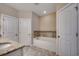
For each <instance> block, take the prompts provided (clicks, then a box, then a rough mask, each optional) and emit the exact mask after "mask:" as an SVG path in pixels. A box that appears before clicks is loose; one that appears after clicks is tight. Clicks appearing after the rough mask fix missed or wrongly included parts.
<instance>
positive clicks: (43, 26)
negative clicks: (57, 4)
mask: <svg viewBox="0 0 79 59" xmlns="http://www.w3.org/2000/svg"><path fill="white" fill-rule="evenodd" d="M40 31H56V13H51V14H48V15H46V16H41V17H40Z"/></svg>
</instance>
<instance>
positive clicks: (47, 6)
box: [6, 3, 56, 16]
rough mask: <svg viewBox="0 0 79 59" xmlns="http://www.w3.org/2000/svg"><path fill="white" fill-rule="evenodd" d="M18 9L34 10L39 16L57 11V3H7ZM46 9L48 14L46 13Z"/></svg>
mask: <svg viewBox="0 0 79 59" xmlns="http://www.w3.org/2000/svg"><path fill="white" fill-rule="evenodd" d="M6 5H9V6H11V7H13V8H15V9H16V10H18V11H33V12H35V13H36V14H38V15H39V16H43V15H46V14H49V13H52V12H56V4H54V3H6ZM44 10H45V11H46V14H44Z"/></svg>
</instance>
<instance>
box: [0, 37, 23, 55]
mask: <svg viewBox="0 0 79 59" xmlns="http://www.w3.org/2000/svg"><path fill="white" fill-rule="evenodd" d="M23 47H24V45H23V44H20V43H17V42H15V41H12V40H9V39H2V38H0V55H1V56H22V55H23V54H22V49H23Z"/></svg>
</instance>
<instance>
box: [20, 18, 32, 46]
mask: <svg viewBox="0 0 79 59" xmlns="http://www.w3.org/2000/svg"><path fill="white" fill-rule="evenodd" d="M31 30H32V29H31V19H26V18H20V19H19V39H20V42H21V43H23V44H25V45H31V42H32V32H31Z"/></svg>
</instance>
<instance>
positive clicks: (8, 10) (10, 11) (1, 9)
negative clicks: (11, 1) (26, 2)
mask: <svg viewBox="0 0 79 59" xmlns="http://www.w3.org/2000/svg"><path fill="white" fill-rule="evenodd" d="M0 13H4V14H7V15H12V16H16V17H17V10H15V9H14V8H12V7H10V6H7V5H5V4H1V3H0Z"/></svg>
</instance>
